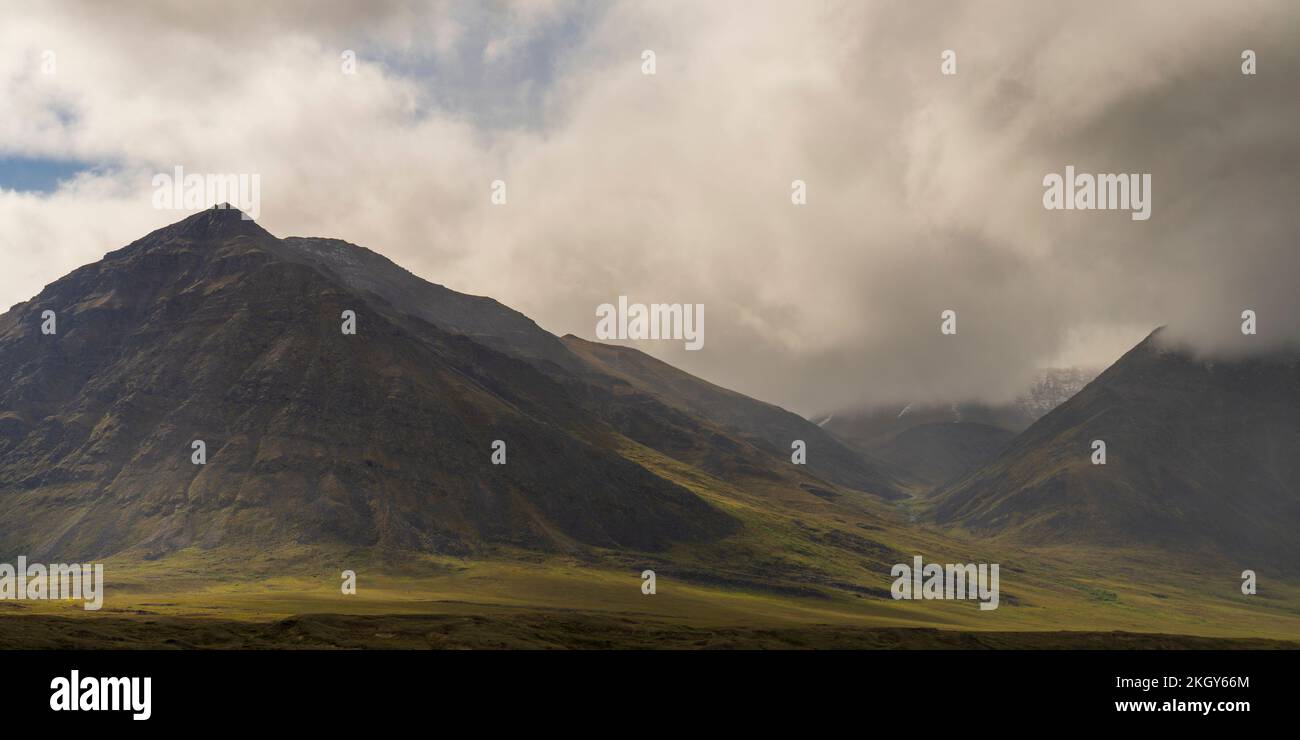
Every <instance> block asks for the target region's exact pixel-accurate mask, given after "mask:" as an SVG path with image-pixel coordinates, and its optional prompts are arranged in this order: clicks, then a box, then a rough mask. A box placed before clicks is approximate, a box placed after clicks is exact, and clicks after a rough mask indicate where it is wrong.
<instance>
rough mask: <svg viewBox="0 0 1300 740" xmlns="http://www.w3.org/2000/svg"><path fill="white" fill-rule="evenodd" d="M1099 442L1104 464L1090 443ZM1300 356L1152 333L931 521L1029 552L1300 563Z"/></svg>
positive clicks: (938, 497) (948, 499)
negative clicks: (1090, 546) (1101, 550)
mask: <svg viewBox="0 0 1300 740" xmlns="http://www.w3.org/2000/svg"><path fill="white" fill-rule="evenodd" d="M1094 440H1102V441H1104V442H1105V443H1106V452H1107V459H1106V464H1105V465H1094V464H1093V463H1092V460H1091V457H1092V443H1093V441H1094ZM1298 449H1300V357H1298V356H1297V355H1296V354H1295V353H1290V352H1288V353H1274V354H1270V355H1267V356H1256V357H1249V358H1244V359H1235V360H1218V361H1214V360H1207V359H1198V358H1197V357H1195V356H1194V355H1193V354H1192V353H1191V352H1190V351H1189V350H1187V349H1185V348H1180V347H1174V346H1166V344H1165V343H1164V342H1163V341H1162V339H1161V336H1160V332H1159V331H1157V332H1155V333H1153V334H1152V335H1151V336H1150V337H1148V338H1147V339H1146V340H1144V341H1143V342H1142V343H1141V344H1139V345H1138V346H1137V347H1135V348H1134V349H1132V350H1130V351H1129V352H1128V353H1127V354H1125V355H1124V357H1122V358H1121V359H1120V360H1119V361H1118V362H1116V363H1115V364H1114V365H1113V366H1111V367H1110V368H1109V369H1108V370H1106V371H1105V372H1104V373H1102V374H1101V375H1100V376H1098V377H1097V378H1096V379H1095V380H1094V381H1093V382H1091V383H1089V384H1088V385H1087V387H1085V388H1084V389H1083V390H1082V391H1080V392H1079V393H1078V394H1077V395H1075V396H1074V397H1073V398H1071V399H1070V400H1068V401H1066V402H1065V403H1064V404H1062V405H1060V406H1059V407H1057V408H1056V409H1055V410H1054V411H1052V412H1051V413H1049V414H1047V415H1046V416H1044V417H1043V418H1042V419H1040V420H1039V421H1037V422H1036V423H1034V424H1033V425H1032V426H1030V427H1029V429H1027V430H1026V431H1025V432H1023V433H1022V434H1020V435H1019V436H1017V437H1016V439H1015V440H1013V441H1012V442H1011V444H1010V445H1009V446H1008V447H1007V449H1006V450H1005V451H1004V452H1003V453H1002V454H1001V455H999V456H998V457H997V459H996V460H994V461H992V462H990V463H988V464H986V465H985V466H983V467H981V468H980V469H978V470H977V471H975V472H973V473H971V474H969V475H967V476H966V477H965V478H964V479H962V480H961V481H959V482H957V483H955V484H952V485H950V486H947V487H945V488H943V489H941V490H939V491H936V492H935V495H934V498H933V512H932V513H933V516H934V518H935V519H937V520H938V521H939V522H942V523H950V524H960V525H962V526H964V527H966V528H969V529H972V530H975V531H979V532H984V533H1005V534H1010V535H1014V536H1016V537H1018V538H1020V539H1022V540H1026V541H1029V542H1035V543H1067V542H1081V543H1100V544H1107V545H1127V546H1139V545H1144V544H1151V545H1156V546H1162V547H1169V548H1174V549H1180V550H1184V551H1191V550H1206V551H1214V552H1218V553H1222V554H1227V555H1230V556H1233V557H1239V558H1259V559H1260V560H1261V561H1262V560H1265V559H1267V560H1269V561H1270V562H1273V561H1281V560H1290V561H1294V558H1295V556H1296V555H1298V554H1300V538H1297V537H1296V534H1295V533H1296V531H1297V527H1300V456H1297V455H1296V454H1295V453H1296V450H1298Z"/></svg>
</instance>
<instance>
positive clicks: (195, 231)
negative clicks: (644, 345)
mask: <svg viewBox="0 0 1300 740" xmlns="http://www.w3.org/2000/svg"><path fill="white" fill-rule="evenodd" d="M45 311H53V312H54V314H55V316H56V321H57V331H56V333H54V334H44V333H42V331H41V326H42V321H43V316H42V315H43V312H45ZM345 311H352V312H353V313H354V315H355V319H356V333H355V334H345V333H344V332H343V331H342V330H341V326H342V324H343V314H344V312H345ZM0 380H3V381H4V382H3V386H2V387H0V552H13V553H24V554H27V555H30V556H36V557H40V556H44V555H47V554H49V555H55V554H57V555H58V556H59V557H61V558H64V559H65V560H68V561H71V560H75V559H78V558H83V557H99V556H105V555H108V554H113V553H116V552H121V551H125V550H138V551H142V552H144V553H146V554H149V555H150V556H153V555H161V554H165V553H168V552H172V551H175V550H178V549H182V548H185V547H189V546H199V547H206V548H215V547H221V546H223V545H226V544H232V543H242V544H248V543H257V544H259V545H261V544H266V545H267V546H271V545H274V544H287V543H307V544H311V543H337V544H343V545H347V546H360V547H369V546H379V547H385V548H398V549H413V550H422V551H429V552H442V553H451V554H466V553H473V552H478V551H481V550H483V549H485V548H500V547H513V548H525V549H531V550H537V551H561V552H567V551H575V550H581V549H590V548H618V549H619V550H622V551H628V550H630V551H644V552H653V551H664V550H666V549H668V548H670V547H671V546H673V545H674V544H675V543H710V542H717V541H719V540H722V539H725V538H728V537H730V536H731V535H733V534H735V533H737V532H739V531H740V530H741V529H742V528H743V524H742V523H741V521H740V520H738V519H737V518H736V517H735V516H734V515H733V514H732V513H730V512H729V511H728V509H729V508H730V506H729V505H727V504H725V503H722V504H720V502H719V501H718V500H717V499H716V498H715V497H713V496H712V495H710V496H708V497H705V496H702V495H701V492H700V491H699V490H695V489H692V488H688V487H685V486H684V485H683V483H682V481H681V480H679V479H678V478H679V476H680V475H681V474H682V473H683V471H684V470H690V469H694V470H697V471H699V473H701V474H703V475H706V476H711V478H710V479H711V480H714V481H726V485H727V486H729V487H731V488H730V489H729V490H737V491H754V492H760V491H761V492H763V493H761V494H757V493H756V494H751V495H771V494H770V493H768V492H777V491H779V492H780V493H779V494H778V495H779V497H780V498H781V500H782V501H783V502H786V503H790V502H793V505H795V506H796V507H802V508H801V509H800V510H805V509H807V508H808V507H812V508H814V509H815V508H817V507H819V506H825V502H826V501H827V500H830V499H831V498H835V497H840V496H842V495H845V494H849V493H852V492H853V491H857V492H858V493H860V494H861V495H862V496H864V497H865V498H870V499H876V500H880V499H884V498H888V497H890V496H895V495H898V494H897V492H896V491H895V489H894V488H893V487H892V485H893V481H892V479H891V478H890V477H889V476H888V475H887V474H885V473H883V472H882V471H881V470H880V469H878V468H877V467H876V466H875V464H874V462H873V461H871V460H870V459H868V458H866V457H864V456H861V455H859V454H857V453H855V452H854V451H852V450H850V449H849V448H848V447H846V446H845V445H843V444H842V443H840V442H839V441H838V440H836V439H834V438H833V437H831V436H830V435H828V434H826V433H825V432H823V431H822V430H820V429H818V428H817V427H816V426H815V425H813V424H811V423H809V422H808V421H806V420H804V419H802V418H801V417H799V416H797V415H795V414H792V413H789V412H787V411H784V410H782V409H779V408H777V407H775V406H771V405H769V404H765V403H762V402H759V401H755V400H753V399H750V398H747V397H745V396H742V395H740V394H737V393H733V392H731V391H727V390H726V389H723V388H718V387H716V386H713V385H710V384H708V383H705V382H704V381H701V380H699V379H697V378H693V377H692V376H690V375H688V374H686V373H682V372H680V371H677V370H675V369H673V368H671V367H670V366H668V365H666V364H664V363H660V362H658V361H656V360H653V359H652V358H650V357H649V356H647V355H645V354H643V353H640V352H638V351H636V350H632V349H628V348H624V347H608V346H604V345H596V344H592V343H587V342H582V341H581V340H577V339H576V338H574V337H567V338H565V339H564V340H561V339H560V338H558V337H556V336H554V335H551V334H549V333H547V332H546V331H544V330H543V329H541V328H540V327H538V326H537V325H536V324H535V323H534V322H533V321H532V320H531V319H528V318H527V317H526V316H524V315H523V314H520V313H518V312H516V311H514V310H512V309H510V308H508V307H506V306H503V305H502V304H500V303H498V302H496V301H494V300H492V299H490V298H484V297H478V296H469V295H464V294H461V293H457V292H455V291H451V290H449V289H447V288H445V287H442V286H439V285H436V284H433V283H430V282H428V281H425V280H423V279H421V278H419V277H417V276H415V275H413V274H411V273H410V272H408V271H406V270H404V269H402V268H401V267H399V266H397V265H396V264H394V263H392V262H391V261H389V260H388V259H387V258H385V257H383V256H381V255H379V254H377V253H375V252H372V251H370V250H367V249H365V248H363V247H359V246H356V245H352V244H349V243H347V242H343V241H339V240H333V239H315V238H310V239H309V238H298V237H291V238H286V239H278V238H276V237H274V236H273V235H271V234H270V233H268V232H266V231H265V230H264V229H262V228H261V227H260V226H258V225H257V224H256V223H254V222H252V221H249V220H246V219H244V218H242V216H241V214H240V213H239V212H238V211H237V210H234V209H231V208H214V209H210V210H208V211H204V212H202V213H198V214H195V215H193V216H190V217H189V218H186V219H184V220H182V221H180V222H178V223H175V224H172V225H170V226H167V227H164V228H162V229H159V230H157V231H155V232H153V233H151V234H149V235H147V236H145V237H144V238H142V239H139V240H137V241H135V242H133V243H131V244H130V245H127V246H126V247H124V248H122V249H119V250H117V251H114V252H111V253H109V254H108V255H106V256H105V257H104V259H103V260H101V261H99V262H97V263H94V264H91V265H86V266H84V267H82V268H79V269H77V270H75V271H73V272H72V273H70V274H68V275H67V276H65V277H63V278H61V279H60V280H58V281H56V282H54V283H52V284H50V285H48V286H46V288H45V289H44V290H42V291H41V293H40V294H39V295H37V296H36V297H35V298H33V299H32V300H30V301H27V302H25V303H21V304H18V305H17V306H14V307H13V308H12V309H11V310H10V311H9V312H7V313H5V314H3V315H0ZM795 439H803V440H805V441H806V442H807V443H808V446H809V463H808V465H806V466H796V465H793V464H791V461H790V442H791V441H793V440H795ZM196 440H201V441H202V442H203V443H204V444H205V445H206V454H207V459H206V463H205V464H202V465H198V464H194V463H193V462H192V461H191V453H192V443H193V442H194V441H196ZM496 440H502V441H504V442H505V443H506V454H507V462H506V464H504V465H493V464H492V463H491V456H492V453H493V448H492V445H493V443H494V441H496ZM647 449H648V450H652V451H654V452H655V453H656V454H659V455H662V456H663V457H662V458H661V459H662V460H671V461H674V463H673V464H674V465H684V466H687V467H686V468H678V469H676V472H675V473H671V474H670V473H667V472H666V471H665V469H664V465H663V464H662V463H661V462H656V460H655V459H652V458H649V457H647V455H646V454H645V452H644V450H647ZM688 477H691V478H692V479H694V478H693V477H692V476H689V475H688ZM746 505H747V506H750V504H746Z"/></svg>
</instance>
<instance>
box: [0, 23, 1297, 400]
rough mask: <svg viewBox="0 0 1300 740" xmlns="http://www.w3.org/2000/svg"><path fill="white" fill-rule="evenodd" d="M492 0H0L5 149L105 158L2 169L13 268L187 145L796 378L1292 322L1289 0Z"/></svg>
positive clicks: (413, 263) (931, 366) (270, 206)
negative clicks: (206, 4) (1148, 198)
mask: <svg viewBox="0 0 1300 740" xmlns="http://www.w3.org/2000/svg"><path fill="white" fill-rule="evenodd" d="M272 5H273V7H272ZM488 7H489V10H487V11H485V10H484V9H483V7H482V6H478V5H477V4H459V3H443V4H415V3H403V2H390V3H381V4H377V5H376V4H367V5H364V6H362V5H358V4H337V5H334V4H326V5H324V6H321V5H320V4H317V3H312V4H310V5H307V4H300V5H295V4H287V5H286V4H256V3H248V4H247V5H243V4H235V5H234V6H230V5H229V4H224V5H222V6H212V7H210V8H206V9H202V10H198V11H194V10H192V9H190V8H189V5H188V4H180V3H178V4H176V5H164V6H162V9H161V10H159V9H157V6H156V4H144V3H129V4H127V5H125V6H122V5H120V4H115V5H114V6H113V7H112V8H111V9H109V8H101V7H100V5H99V4H91V3H87V4H80V3H69V4H63V5H56V6H53V9H48V7H47V6H42V7H40V8H37V9H33V8H28V9H26V10H24V11H21V12H19V13H18V14H17V15H16V17H15V18H14V19H13V21H12V22H11V23H9V24H7V25H6V26H5V27H4V28H3V29H0V41H3V46H4V48H6V49H10V50H12V51H11V53H9V54H8V55H6V56H4V57H0V86H3V89H2V90H0V92H2V93H3V96H2V97H0V155H3V154H13V153H17V154H22V155H24V156H46V157H52V158H61V159H69V158H75V159H78V160H85V161H103V162H112V163H114V167H113V169H110V170H106V171H100V172H97V173H95V174H91V175H86V176H83V177H82V178H80V179H79V180H77V181H75V182H69V183H67V184H65V186H64V187H63V188H61V189H60V190H58V191H56V192H54V193H52V194H50V195H48V196H43V197H42V196H34V195H31V194H21V193H13V192H4V193H0V253H3V254H5V256H6V260H7V262H8V263H9V264H10V265H12V266H13V267H12V269H10V270H8V271H6V274H5V275H2V276H0V301H7V303H13V302H15V301H18V300H23V299H25V298H27V297H29V296H31V295H33V294H35V293H36V292H37V291H38V290H39V288H40V286H41V285H43V284H44V283H46V282H49V281H52V280H54V279H56V278H57V277H59V276H60V275H62V274H65V273H66V272H68V271H69V270H71V269H72V268H74V267H76V266H78V265H80V264H83V263H85V262H89V261H92V260H94V259H98V258H99V257H100V256H101V255H102V254H103V253H104V252H105V251H108V250H110V249H113V248H116V247H119V246H121V245H123V244H125V243H127V242H129V241H131V240H132V239H134V238H137V237H138V236H140V235H141V234H143V233H144V232H145V231H147V230H148V229H149V228H153V227H156V226H159V225H162V224H164V223H167V222H170V221H172V220H176V218H177V217H179V215H180V214H175V213H169V212H158V211H153V210H152V209H151V208H150V206H149V202H150V201H149V195H150V188H149V176H150V175H151V174H152V172H154V171H159V170H163V171H170V168H171V167H173V166H174V165H176V164H181V165H184V166H185V168H186V169H187V170H188V171H218V172H229V171H235V172H258V173H261V175H262V188H263V192H262V218H261V222H262V224H263V225H264V226H266V227H267V228H268V229H269V230H271V231H272V232H273V233H276V234H279V235H282V236H287V235H320V236H336V237H340V238H345V239H348V240H350V241H354V242H356V243H359V244H363V245H365V246H368V247H371V248H373V249H375V250H377V251H380V252H382V253H384V254H386V255H388V256H389V257H391V258H393V259H394V260H395V261H397V262H399V263H400V264H403V265H404V266H406V267H408V268H410V269H412V270H414V271H415V272H417V273H418V274H420V275H422V276H424V277H426V278H428V279H430V280H433V281H435V282H439V283H442V284H445V285H448V286H449V287H452V288H455V289H458V290H463V291H466V292H471V293H476V294H485V295H491V296H493V297H496V298H498V299H500V300H502V301H503V302H505V303H507V304H509V305H511V306H514V307H515V308H518V309H520V310H521V311H524V312H525V313H527V314H528V315H530V316H532V317H533V318H535V319H536V320H537V321H538V322H539V323H540V324H541V325H543V326H544V327H546V328H547V329H550V330H551V331H554V332H556V333H565V332H573V333H576V334H579V335H581V336H584V337H588V338H594V328H595V308H596V306H597V305H599V304H601V303H605V302H611V301H614V300H616V298H617V296H619V295H627V296H629V297H630V298H631V300H633V301H637V302H647V303H649V302H682V303H703V304H705V305H706V307H707V311H706V343H705V348H704V349H703V350H701V351H698V352H686V351H684V350H683V349H682V346H681V343H680V342H678V343H670V342H661V343H653V342H648V343H641V344H638V345H637V346H638V347H639V348H641V349H643V350H645V351H648V352H651V353H652V354H655V355H657V356H660V357H662V358H663V359H665V360H667V361H669V362H672V363H673V364H675V365H677V366H679V367H682V368H684V369H686V370H689V371H691V372H694V373H696V374H699V375H701V376H703V377H705V378H707V379H709V380H712V381H714V382H717V383H719V384H721V385H724V386H727V387H731V388H734V389H737V390H740V391H743V392H746V393H749V394H751V395H754V396H757V397H759V398H763V399H766V400H771V401H774V402H777V403H780V404H782V405H785V406H787V407H789V408H792V409H795V410H798V411H801V412H805V413H811V412H815V411H827V410H834V409H838V408H844V407H851V406H857V405H862V404H867V403H874V402H893V401H902V402H906V401H912V400H966V399H972V398H984V399H997V398H1004V397H1007V396H1010V395H1012V394H1014V393H1015V392H1017V391H1018V390H1020V389H1021V388H1023V386H1024V384H1025V383H1026V382H1027V381H1028V379H1029V378H1030V377H1031V375H1032V374H1033V372H1034V371H1035V370H1036V369H1037V368H1039V367H1042V366H1047V365H1054V364H1060V363H1063V362H1068V363H1076V364H1083V365H1104V364H1107V363H1109V362H1110V361H1113V360H1114V359H1115V358H1116V357H1117V356H1118V354H1119V353H1120V352H1122V351H1123V350H1124V349H1126V348H1127V347H1128V346H1131V344H1133V343H1135V342H1136V341H1138V340H1139V339H1141V338H1142V336H1144V335H1145V334H1146V333H1147V332H1149V331H1150V330H1151V329H1153V328H1154V327H1155V326H1157V325H1161V324H1169V325H1171V330H1174V331H1176V332H1181V334H1182V335H1184V336H1186V337H1189V338H1190V339H1191V340H1192V341H1195V342H1198V343H1200V344H1201V345H1202V346H1204V347H1207V348H1216V347H1221V346H1229V345H1232V344H1233V343H1234V340H1233V337H1234V332H1236V336H1237V337H1240V333H1239V331H1237V327H1238V326H1239V323H1240V320H1239V318H1238V317H1239V315H1240V313H1241V311H1242V310H1243V308H1254V309H1256V310H1257V311H1258V313H1259V315H1260V322H1259V324H1260V335H1259V336H1258V337H1254V338H1252V339H1257V340H1259V344H1260V345H1262V346H1264V345H1267V346H1272V345H1275V344H1277V343H1280V342H1284V341H1294V340H1296V339H1297V337H1298V336H1300V320H1297V316H1300V314H1298V313H1297V310H1298V309H1300V306H1297V300H1296V298H1295V294H1296V291H1295V290H1294V286H1293V284H1292V283H1293V278H1292V276H1294V275H1296V274H1300V257H1298V256H1297V254H1298V252H1297V249H1296V243H1295V235H1296V234H1297V233H1298V231H1300V230H1298V229H1297V225H1298V224H1297V221H1298V220H1300V216H1297V215H1296V209H1295V207H1294V204H1295V203H1296V202H1297V200H1298V199H1297V195H1300V192H1297V191H1298V190H1300V181H1297V178H1296V177H1295V174H1294V173H1295V172H1296V165H1297V162H1296V157H1297V150H1296V147H1295V146H1294V126H1295V122H1296V121H1297V120H1300V116H1298V115H1297V114H1300V110H1297V106H1298V105H1300V102H1298V101H1297V100H1296V97H1295V95H1294V94H1293V90H1292V87H1293V80H1294V79H1296V76H1297V73H1298V72H1300V59H1297V54H1298V53H1300V52H1298V51H1297V49H1296V47H1295V45H1294V43H1293V39H1291V38H1290V36H1289V31H1288V29H1290V28H1294V27H1295V23H1296V21H1297V20H1300V9H1298V8H1297V7H1296V6H1295V5H1294V4H1292V3H1286V2H1260V3H1250V4H1226V3H1219V2H1153V3H1143V4H1140V5H1139V6H1136V7H1134V6H1132V5H1131V4H1127V3H1087V4H1083V3H1080V4H1077V5H1076V6H1075V7H1074V8H1063V7H1061V6H1053V7H1051V8H1045V7H1044V8H1040V7H1037V6H1029V7H1010V6H1007V5H1006V4H1002V3H966V4H960V5H958V4H953V3H947V2H932V3H926V2H920V3H906V4H901V3H900V4H866V3H858V2H844V3H837V2H827V3H816V4H814V3H776V2H773V3H752V2H746V3H730V2H715V3H687V2H683V3H672V2H655V3H616V4H612V5H607V4H587V3H558V2H557V3H546V4H524V5H518V6H499V8H498V6H488ZM196 12H197V13H198V15H195V13H196ZM1247 48H1249V49H1253V50H1254V51H1255V52H1256V53H1257V55H1258V59H1259V73H1258V74H1257V75H1255V76H1244V75H1242V74H1241V73H1240V69H1239V66H1240V53H1241V50H1242V49H1247ZM44 49H54V50H56V52H57V54H58V57H57V58H58V70H57V73H56V74H54V75H43V74H41V73H40V70H39V60H40V53H41V51H42V50H44ZM343 49H354V50H356V51H357V54H358V58H359V61H360V64H359V67H358V74H357V75H356V76H355V77H349V76H345V75H342V74H341V73H340V68H339V54H340V52H341V51H342V50H343ZM645 49H651V50H653V51H655V53H656V61H657V70H656V74H655V75H653V76H647V75H643V74H642V73H641V53H642V50H645ZM945 49H953V50H954V51H956V53H957V64H958V67H957V69H958V73H957V74H956V75H954V76H943V75H940V74H939V65H940V53H941V52H942V51H943V50H945ZM1067 164H1072V165H1074V166H1075V167H1076V168H1078V169H1079V171H1083V172H1094V173H1096V172H1149V173H1151V174H1152V180H1153V211H1152V217H1151V219H1150V220H1149V221H1133V220H1131V219H1129V217H1128V215H1127V214H1126V213H1117V212H1104V211H1094V212H1087V211H1069V212H1064V211H1045V210H1044V209H1043V208H1042V205H1041V196H1042V190H1043V188H1042V178H1043V176H1044V175H1045V174H1046V173H1049V172H1058V173H1059V172H1062V171H1063V169H1064V167H1065V166H1066V165H1067ZM496 179H501V180H504V181H505V182H506V183H507V187H508V203H507V205H505V206H500V207H494V206H492V205H491V204H490V202H489V199H488V196H489V184H490V183H491V182H492V181H493V180H496ZM794 179H801V180H804V181H805V182H807V184H808V204H807V205H805V206H794V205H792V204H791V203H790V183H791V181H792V180H794ZM6 305H7V304H6ZM944 309H954V310H956V311H957V312H958V334H957V335H956V336H942V335H941V334H940V333H939V321H940V320H939V314H940V312H941V311H942V310H944Z"/></svg>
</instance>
